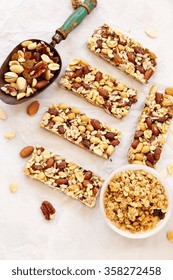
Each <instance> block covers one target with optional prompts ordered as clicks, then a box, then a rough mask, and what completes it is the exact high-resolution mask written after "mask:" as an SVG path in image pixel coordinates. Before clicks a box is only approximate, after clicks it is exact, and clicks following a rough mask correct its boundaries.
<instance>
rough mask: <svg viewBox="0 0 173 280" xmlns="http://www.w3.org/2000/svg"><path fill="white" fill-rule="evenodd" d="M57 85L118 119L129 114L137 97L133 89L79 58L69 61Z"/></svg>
mask: <svg viewBox="0 0 173 280" xmlns="http://www.w3.org/2000/svg"><path fill="white" fill-rule="evenodd" d="M59 84H60V86H61V87H62V88H65V89H67V90H69V91H71V92H72V93H75V94H76V95H78V96H80V97H83V98H84V99H85V100H87V101H88V102H90V103H91V104H93V105H95V106H98V107H101V108H103V109H104V110H105V111H106V112H107V113H108V114H111V115H113V116H114V117H116V118H118V119H122V118H123V117H125V116H126V115H127V114H128V113H129V110H130V108H131V106H132V104H133V103H135V102H136V101H137V97H138V92H137V91H136V90H135V89H133V88H129V87H127V86H126V85H125V84H123V83H120V82H118V81H117V80H116V79H115V78H113V77H111V76H109V75H107V74H105V73H102V72H101V71H99V70H98V69H97V68H96V67H92V66H90V65H89V64H88V63H87V62H85V61H83V60H81V59H80V58H74V59H73V60H72V61H71V63H70V64H69V66H68V68H67V69H66V72H65V74H64V75H63V76H62V77H61V80H60V83H59Z"/></svg>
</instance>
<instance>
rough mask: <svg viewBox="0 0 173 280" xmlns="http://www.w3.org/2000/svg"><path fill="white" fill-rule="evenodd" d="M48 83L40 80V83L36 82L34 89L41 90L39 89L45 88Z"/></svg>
mask: <svg viewBox="0 0 173 280" xmlns="http://www.w3.org/2000/svg"><path fill="white" fill-rule="evenodd" d="M48 83H49V81H46V80H42V81H40V82H38V83H37V84H36V86H35V87H36V88H37V89H41V88H43V87H45V86H47V84H48Z"/></svg>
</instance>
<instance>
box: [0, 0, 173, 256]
mask: <svg viewBox="0 0 173 280" xmlns="http://www.w3.org/2000/svg"><path fill="white" fill-rule="evenodd" d="M98 2H99V5H98V7H97V9H95V10H94V11H93V12H92V13H91V14H90V16H88V17H87V18H86V19H85V21H84V22H83V23H82V24H81V25H80V26H79V27H78V28H77V29H76V30H74V31H73V33H71V34H70V35H69V37H68V38H67V39H66V40H65V41H63V42H61V44H60V45H59V46H57V50H58V51H59V53H60V54H61V57H62V61H63V69H62V73H63V72H64V69H65V67H66V66H67V64H68V62H69V61H70V59H71V58H72V57H74V56H79V57H81V58H83V59H85V60H87V61H88V62H90V63H91V65H95V66H97V67H98V68H100V70H102V71H104V72H106V73H108V74H111V75H113V76H115V77H116V78H118V79H119V80H120V81H122V82H125V83H127V84H128V85H129V86H133V87H135V88H137V89H138V90H139V92H140V94H139V101H138V102H137V104H135V105H134V106H133V108H132V109H131V111H130V114H129V115H128V116H127V117H126V118H125V119H124V120H123V121H120V120H116V119H115V118H114V117H112V116H109V115H107V114H106V113H104V112H103V111H102V110H101V109H99V108H96V107H94V106H92V105H90V104H89V103H87V102H85V101H84V100H82V99H80V98H79V97H76V96H74V95H72V94H71V93H68V92H66V91H65V90H62V89H60V88H59V86H58V80H56V82H55V83H54V84H52V85H51V86H50V87H49V89H47V90H46V91H45V92H43V93H42V94H41V95H40V96H39V97H38V99H39V102H40V105H41V106H40V110H39V112H38V113H37V115H36V116H34V117H29V116H28V115H27V114H26V108H27V106H28V104H29V102H27V103H24V104H22V105H18V106H10V105H6V104H4V103H2V102H1V101H0V107H1V108H3V109H4V110H6V111H7V112H8V116H9V118H8V120H6V121H2V120H0V259H173V244H171V243H170V242H168V241H167V238H166V232H167V230H173V218H172V219H171V220H170V221H169V223H168V224H167V225H166V227H165V228H164V229H163V230H162V231H161V232H160V233H159V234H157V235H155V236H153V237H150V238H149V239H146V240H129V239H126V238H123V237H120V236H119V235H117V234H115V233H114V232H112V231H111V230H110V229H109V228H108V227H107V225H106V224H105V223H104V221H103V218H102V216H101V213H100V209H99V203H97V206H96V207H95V208H94V209H88V208H87V207H86V206H84V205H82V204H80V203H79V202H78V201H75V200H73V199H71V198H68V197H66V196H65V195H63V194H62V193H60V192H56V191H53V190H51V189H49V188H48V187H46V186H45V185H43V184H42V183H39V182H37V181H31V180H30V179H28V178H27V177H25V176H24V175H23V173H22V170H23V168H24V165H25V163H26V161H27V160H25V159H24V160H22V159H21V158H20V157H19V151H20V150H21V148H23V147H24V146H26V145H35V144H40V145H44V146H45V147H47V148H49V149H50V150H52V151H54V152H56V153H59V154H61V155H62V156H64V157H66V158H68V159H70V160H72V161H75V162H76V163H78V164H80V165H82V166H83V167H85V168H87V169H91V170H93V171H94V172H96V173H97V174H98V175H101V176H103V177H104V178H106V177H107V176H108V174H109V173H110V172H111V171H113V170H114V169H115V168H117V167H120V166H122V165H123V164H126V163H127V151H128V147H129V145H130V142H131V140H132V137H133V133H134V130H135V127H136V123H137V119H138V116H139V115H140V111H141V108H142V107H143V103H144V99H145V95H146V93H147V92H148V90H149V87H150V86H151V85H152V84H153V83H159V84H160V88H161V89H162V88H163V87H164V86H173V80H172V75H173V51H172V45H173V17H172V14H173V1H171V0H153V1H151V0H140V1H139V0H116V1H115V0H107V1H106V0H99V1H98ZM72 11H73V9H72V6H71V1H70V0H66V1H64V0H49V1H48V0H37V1H35V0H25V1H23V0H13V1H12V0H9V1H8V4H7V1H6V0H0V30H1V32H0V64H2V62H3V61H4V59H5V57H6V56H7V54H8V53H9V52H10V51H11V49H12V48H13V46H15V45H17V44H18V43H19V42H21V41H22V40H25V39H28V38H40V39H43V40H45V41H47V42H50V40H51V37H52V36H53V34H54V30H55V29H56V28H57V27H60V26H61V25H62V24H63V22H64V20H65V19H66V18H67V16H69V15H70V13H72ZM104 22H107V23H109V24H110V25H111V26H114V27H117V28H119V29H121V30H122V31H124V32H125V33H126V34H128V35H130V36H131V37H133V38H135V39H137V40H139V41H140V42H141V43H142V44H143V45H144V46H146V47H148V48H150V49H151V50H152V51H153V52H155V53H156V54H157V55H158V70H157V72H156V74H155V75H154V77H153V78H152V79H151V81H150V84H149V85H148V86H147V87H146V86H142V85H140V84H139V83H138V82H135V81H134V80H132V79H131V78H129V77H127V76H126V74H123V73H122V72H120V71H119V70H117V69H116V68H114V67H113V66H111V65H109V64H108V63H106V62H105V61H103V60H101V59H100V58H98V57H96V56H95V55H94V54H92V53H90V51H89V50H88V49H87V46H86V41H87V39H88V37H89V36H90V35H91V34H92V33H93V31H94V29H95V28H97V27H98V26H100V25H102V24H103V23H104ZM149 27H153V28H155V29H156V30H157V31H158V37H157V38H155V39H152V38H150V37H148V36H147V35H146V34H145V32H144V30H145V29H146V28H149ZM33 100H34V99H33ZM58 102H67V103H69V104H70V105H71V106H77V107H79V108H80V109H81V110H82V111H84V112H85V113H87V114H88V115H89V116H92V117H97V118H99V119H100V120H101V121H104V122H107V123H108V124H109V125H111V126H113V127H117V128H118V129H120V130H121V131H122V133H123V137H122V141H121V145H120V146H119V147H118V148H117V150H116V152H115V154H114V156H113V157H112V162H110V161H106V160H104V159H101V158H98V157H97V156H95V155H92V154H90V153H89V152H87V151H85V150H83V149H81V148H78V147H76V146H75V145H73V144H71V143H69V142H68V141H66V140H63V139H60V138H59V137H57V136H56V135H52V134H51V133H49V132H46V131H44V130H43V129H41V128H40V127H39V121H40V120H41V118H42V116H43V114H44V112H45V111H46V108H47V107H48V106H49V105H50V104H51V103H58ZM12 130H16V132H17V135H16V137H15V138H14V139H12V140H7V139H5V138H4V134H5V133H7V132H9V131H12ZM172 141H173V125H172V126H171V129H170V132H169V136H168V139H167V143H166V144H165V146H164V150H163V153H162V157H161V159H160V162H159V164H158V165H157V170H161V169H162V168H164V167H165V166H166V165H167V164H169V163H171V162H173V149H172ZM167 181H168V183H170V188H173V186H172V181H173V177H171V176H169V177H168V178H167ZM11 182H15V183H17V184H18V186H19V189H18V192H16V193H14V194H12V193H11V192H10V190H9V184H10V183H11ZM45 199H46V200H49V201H50V202H52V204H53V205H54V207H55V208H56V210H57V215H56V218H55V219H54V220H53V221H51V222H47V221H46V220H44V218H43V216H42V213H41V211H40V205H41V203H42V201H43V200H45Z"/></svg>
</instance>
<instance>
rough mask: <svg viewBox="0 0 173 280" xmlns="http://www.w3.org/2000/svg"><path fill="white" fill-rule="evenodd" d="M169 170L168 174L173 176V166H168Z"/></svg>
mask: <svg viewBox="0 0 173 280" xmlns="http://www.w3.org/2000/svg"><path fill="white" fill-rule="evenodd" d="M167 170H168V173H169V174H170V175H173V164H169V165H168V166H167Z"/></svg>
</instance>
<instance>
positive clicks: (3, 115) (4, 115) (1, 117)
mask: <svg viewBox="0 0 173 280" xmlns="http://www.w3.org/2000/svg"><path fill="white" fill-rule="evenodd" d="M7 118H8V115H7V113H6V112H5V111H4V110H3V109H2V108H0V120H6V119H7Z"/></svg>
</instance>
